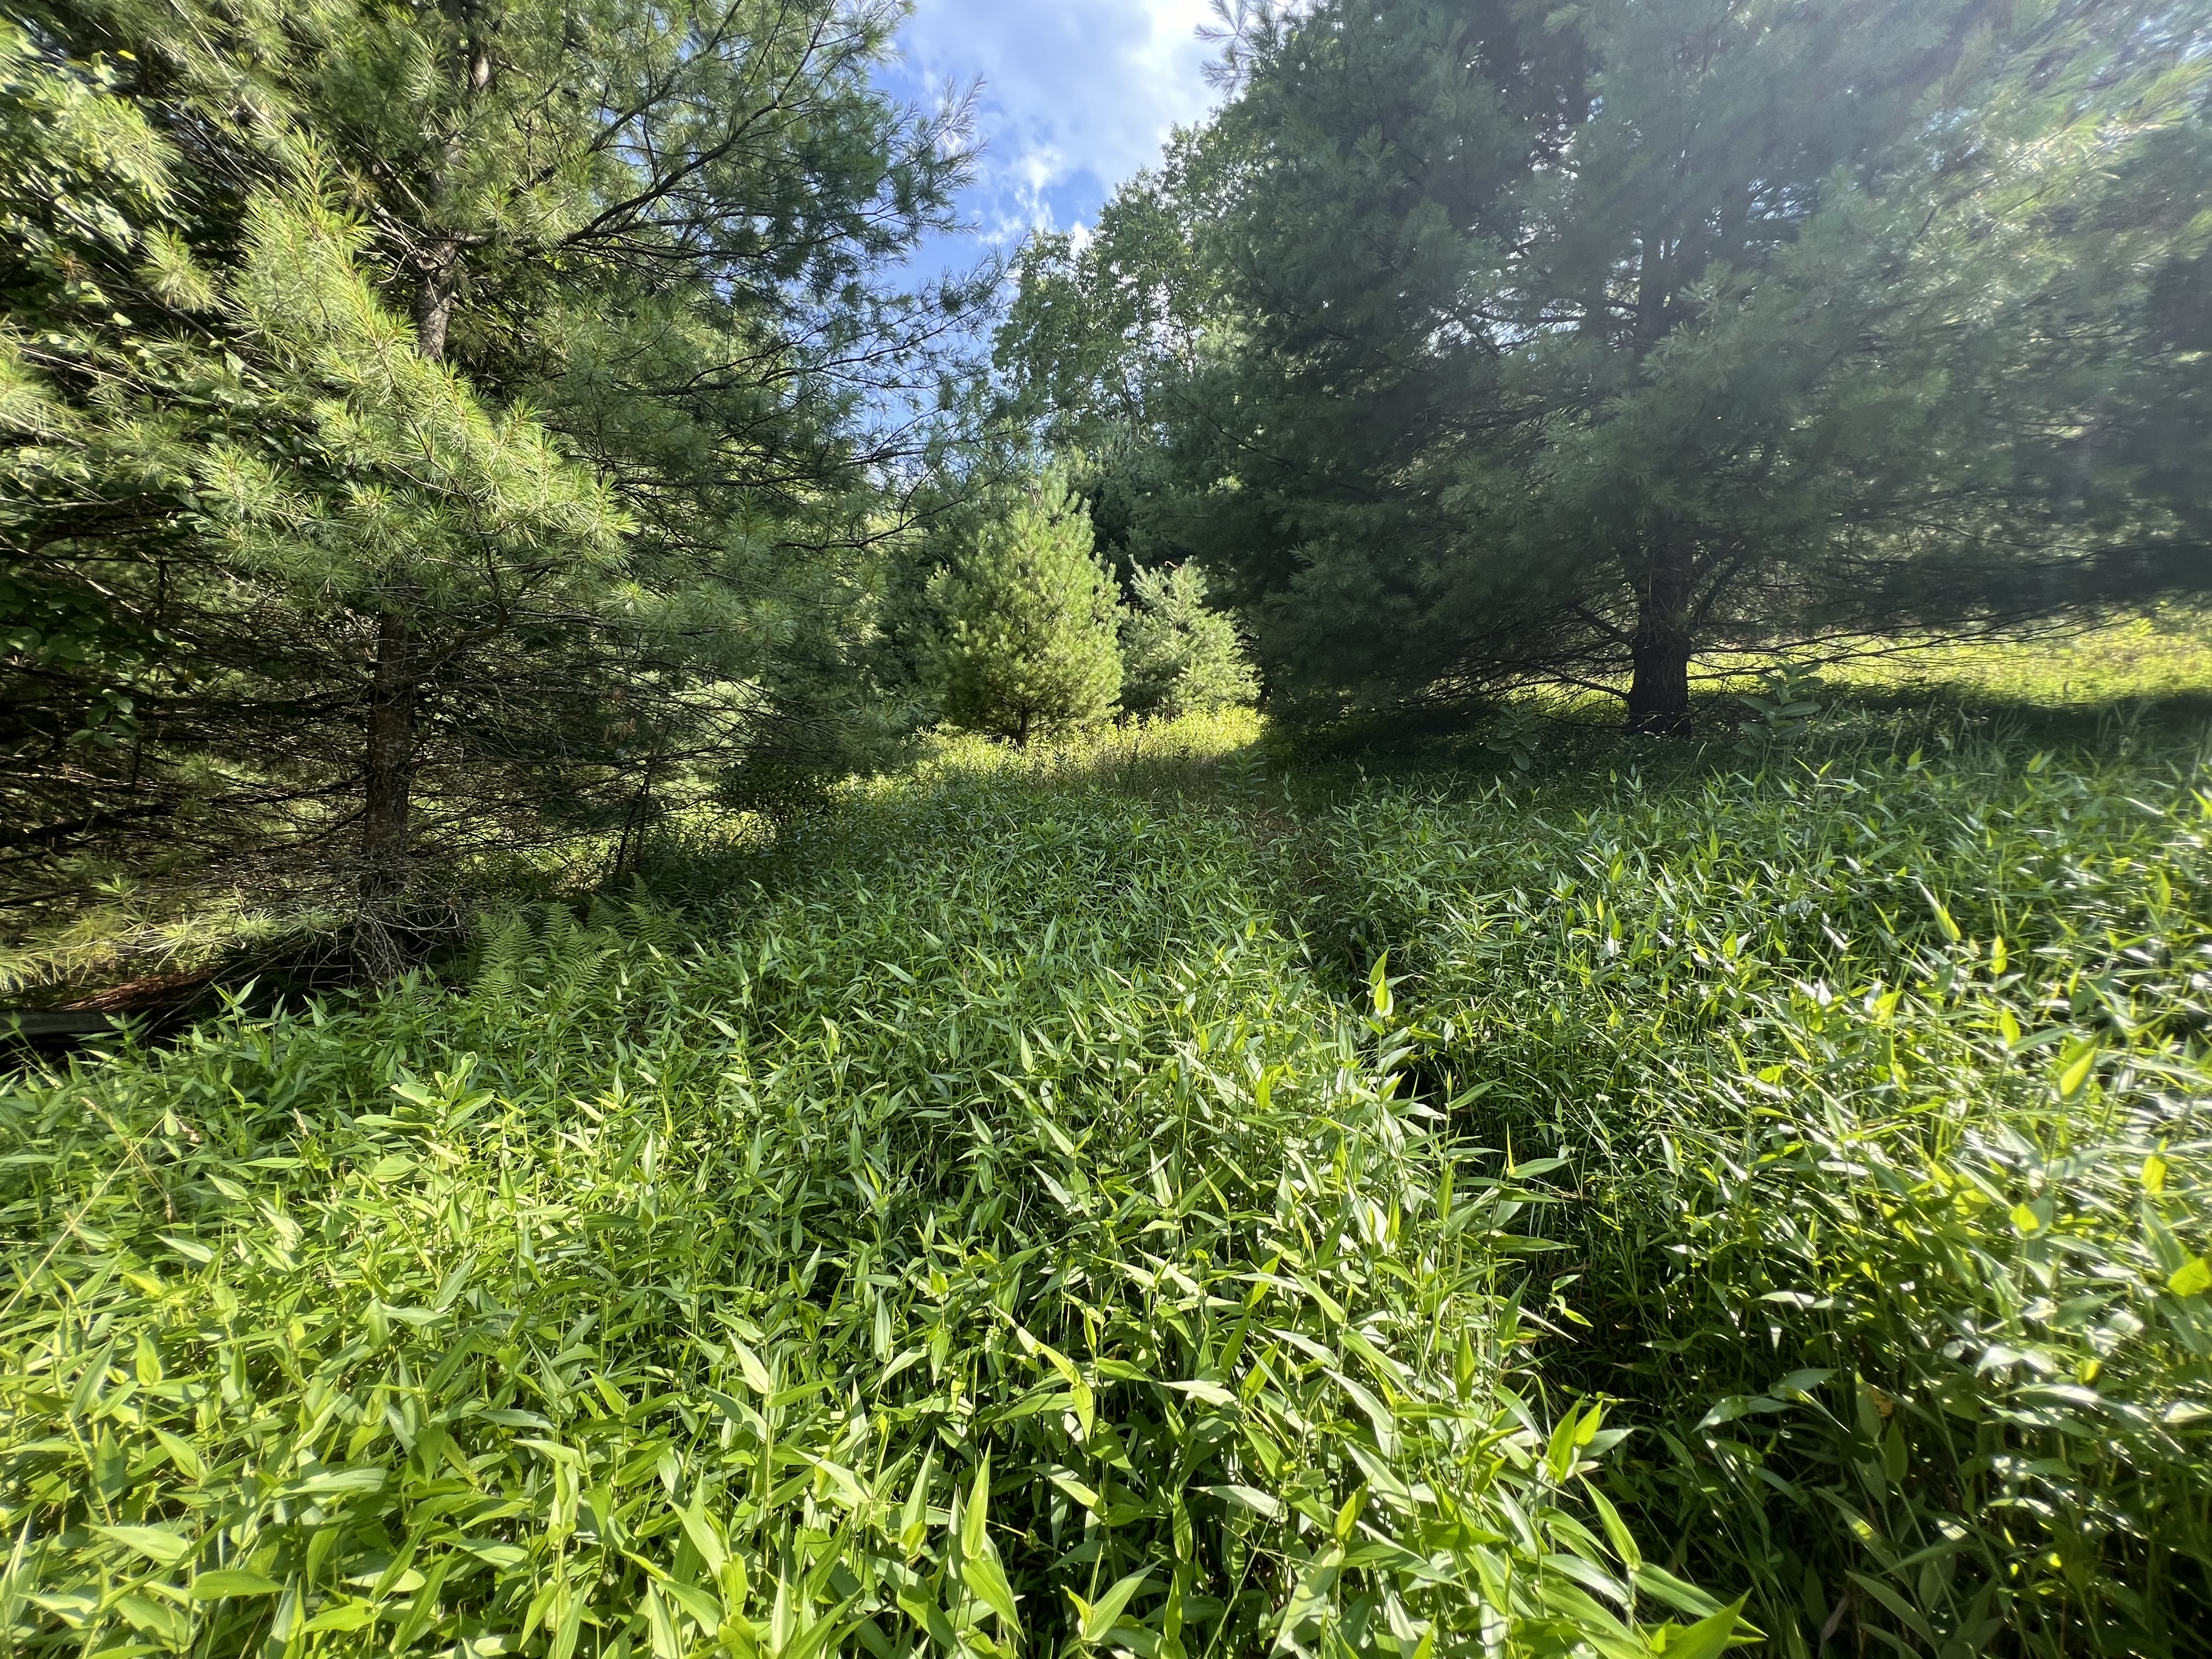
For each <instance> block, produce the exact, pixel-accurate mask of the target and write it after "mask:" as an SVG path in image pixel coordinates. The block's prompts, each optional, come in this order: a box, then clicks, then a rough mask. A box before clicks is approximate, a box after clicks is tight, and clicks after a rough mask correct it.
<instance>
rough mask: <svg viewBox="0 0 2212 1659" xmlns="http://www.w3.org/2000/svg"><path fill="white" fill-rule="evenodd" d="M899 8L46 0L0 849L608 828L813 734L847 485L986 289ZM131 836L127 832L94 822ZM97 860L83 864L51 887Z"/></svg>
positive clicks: (343, 863) (846, 720)
mask: <svg viewBox="0 0 2212 1659" xmlns="http://www.w3.org/2000/svg"><path fill="white" fill-rule="evenodd" d="M899 15H901V13H900V8H899V7H898V6H897V5H896V4H895V3H892V0H866V3H859V4H853V3H844V0H802V3H798V4H791V3H771V0H688V3H684V4H679V5H678V6H676V7H673V8H670V7H665V6H647V5H643V4H639V3H632V0H605V3H595V4H592V5H590V6H586V7H580V8H579V7H575V6H570V5H562V4H556V3H537V0H445V3H442V4H437V5H423V6H419V7H406V8H396V7H392V6H388V5H384V4H380V3H373V0H320V3H317V4H314V5H311V6H306V7H299V8H275V7H268V6H264V5H261V4H258V3H253V0H186V3H183V4H177V5H171V4H166V3H163V4H155V3H143V4H142V3H137V0H119V3H114V4H100V5H84V6H35V7H33V8H32V9H30V10H29V11H28V12H27V14H26V15H24V18H23V21H21V22H20V23H18V24H15V25H10V26H9V29H8V31H7V33H5V35H4V38H0V137H5V139H6V143H7V149H6V153H5V155H0V216H4V217H5V219H6V222H7V224H8V226H9V228H10V230H11V231H13V232H14V234H13V235H12V236H11V237H10V238H9V241H10V245H11V252H9V253H8V254H6V255H4V256H0V300H4V303H5V307H6V317H7V329H6V331H5V333H4V335H0V424H4V434H0V438H4V444H5V448H4V457H3V458H0V466H4V469H5V470H4V472H0V490H4V499H0V537H4V538H5V546H6V555H7V574H6V578H5V581H4V584H0V606H4V607H5V608H6V614H5V616H4V617H0V623H4V629H5V635H4V641H5V650H6V653H7V654H6V656H5V658H4V661H0V744H4V750H0V754H4V763H0V789H5V791H6V792H7V795H6V805H8V807H9V814H8V816H9V819H10V820H11V822H12V823H15V824H18V825H21V826H22V827H21V828H20V829H15V830H13V831H11V832H10V835H9V841H10V842H11V846H12V854H13V857H14V859H15V865H14V866H13V873H14V874H15V877H16V878H18V879H19V880H20V879H24V878H28V877H30V876H33V875H34V874H40V872H43V878H44V879H45V880H46V881H48V882H56V881H58V882H60V883H62V884H64V885H66V884H68V882H69V880H70V871H69V870H68V869H65V868H64V867H63V864H62V862H61V860H64V859H65V858H66V857H67V856H68V855H70V854H73V853H76V852H81V851H86V850H89V851H91V852H95V853H99V854H103V855H112V856H115V857H121V858H122V859H123V860H124V866H123V867H125V868H131V867H139V868H143V867H145V866H146V865H147V862H148V860H149V858H150V857H151V856H152V855H153V854H156V853H159V854H161V855H162V856H164V857H168V856H170V855H171V854H173V851H174V850H175V847H176V843H177V842H179V841H180V840H181V841H183V842H185V843H187V844H191V843H195V842H196V843H197V846H198V848H200V849H201V850H202V851H203V852H204V853H205V854H208V855H210V856H211V857H212V856H220V857H222V858H227V859H228V860H231V861H232V864H233V865H234V867H240V868H242V867H245V866H246V861H250V863H251V868H252V871H253V872H254V873H255V875H256V876H257V877H258V879H259V880H260V881H261V882H263V883H264V884H266V885H274V886H277V887H282V886H283V885H284V884H287V883H288V882H296V883H298V884H304V885H313V884H324V885H325V886H327V884H328V881H329V879H330V878H331V875H332V874H333V873H334V872H337V873H343V876H344V878H345V879H346V880H347V881H348V882H349V883H350V884H352V886H353V890H354V896H355V901H356V903H357V905H358V908H360V910H361V912H362V916H363V933H362V945H363V954H364V957H365V958H366V959H368V962H369V963H370V965H371V966H372V968H373V969H374V970H375V971H378V972H388V971H390V970H391V969H392V968H393V967H394V966H396V965H397V963H398V960H399V957H400V951H399V948H398V945H396V944H395V942H394V936H393V927H394V925H396V924H397V923H398V922H399V921H403V920H404V918H405V917H406V915H408V914H409V913H410V908H419V906H420V905H421V904H422V903H425V902H429V901H430V900H431V899H434V898H435V896H436V895H435V884H426V883H425V881H424V880H423V875H424V872H426V871H433V870H442V869H450V868H451V867H453V866H454V865H455V863H456V862H457V861H458V860H460V859H461V858H462V857H463V855H465V854H467V853H469V852H471V850H475V849H479V848H486V847H493V846H501V845H512V844H514V843H515V842H518V841H526V840H529V839H532V838H536V839H544V838H547V837H558V836H570V835H575V834H579V833H585V832H592V833H599V832H607V831H613V830H617V829H619V830H621V831H622V832H623V837H624V840H625V841H626V842H627V841H629V840H630V839H631V838H633V837H634V835H635V832H636V831H637V830H638V829H640V828H641V825H642V823H643V822H644V821H646V820H647V819H648V818H649V817H651V815H652V814H653V811H656V810H657V809H658V805H659V802H660V801H662V800H664V799H666V798H667V794H668V792H669V791H670V790H671V788H686V787H688V788H695V789H696V788H705V787H722V788H724V789H725V790H726V791H737V792H740V793H742V791H743V790H744V787H746V785H745V783H744V779H745V777H746V776H747V775H749V774H750V772H752V771H755V770H758V769H763V768H765V769H768V770H769V771H771V772H779V773H780V772H783V771H787V770H788V769H789V768H790V767H791V766H793V765H794V764H800V765H804V764H817V765H818V764H828V765H832V766H834V765H836V764H840V763H845V762H847V761H848V760H849V759H850V758H851V757H853V756H854V753H855V752H856V745H860V744H865V743H866V741H867V740H868V737H869V733H870V732H871V730H872V710H871V708H870V701H869V698H868V697H867V696H866V684H865V676H864V675H863V674H862V673H861V672H860V657H859V653H860V644H861V641H862V640H863V638H864V635H865V626H866V605H867V599H868V595H869V592H870V591H871V589H872V575H871V574H870V569H869V567H870V565H871V563H872V560H873V557H874V553H873V550H874V549H875V548H877V547H878V546H879V545H881V544H884V542H885V541H886V540H887V539H890V538H896V537H897V536H899V535H901V534H902V533H904V532H903V526H902V525H901V524H900V523H899V522H898V521H897V513H896V510H894V511H893V512H892V513H890V514H888V515H887V514H886V513H885V512H884V493H883V490H882V489H881V485H882V483H883V481H884V479H885V478H886V477H893V476H896V475H897V474H899V473H900V472H901V471H909V472H910V471H913V470H914V469H915V467H917V466H918V465H920V464H921V462H922V461H923V460H924V459H926V457H925V454H924V451H923V448H922V445H923V444H924V442H925V441H926V440H927V424H926V422H921V421H917V422H910V423H907V424H901V423H900V422H898V421H897V420H896V419H891V418H887V416H891V415H894V414H895V413H896V410H897V409H898V408H899V407H900V405H901V403H902V399H904V398H908V395H909V394H912V396H913V397H914V398H915V401H917V402H919V403H921V404H924V405H926V406H929V407H933V406H934V404H935V402H936V399H935V397H934V393H935V391H936V387H937V384H938V381H939V377H940V373H941V371H942V370H943V369H944V368H945V366H946V362H945V345H944V343H945V341H946V340H947V339H948V338H949V337H950V333H951V331H957V328H958V326H959V325H961V323H962V321H963V319H964V317H965V316H966V314H967V313H968V311H969V307H971V306H972V305H973V304H975V301H976V299H977V295H975V293H973V292H971V291H969V290H967V289H963V288H962V287H961V286H960V285H958V284H950V285H946V286H945V288H943V289H939V290H936V291H933V292H931V293H927V294H920V295H899V294H897V293H895V292H890V291H886V290H884V289H882V288H880V287H879V286H878V284H877V283H876V282H875V279H874V276H873V273H874V272H876V271H877V270H879V269H880V268H882V267H884V265H885V264H887V263H888V262H891V261H895V260H896V259H897V258H899V257H900V256H901V255H902V252H903V251H904V250H906V249H908V248H909V247H910V246H913V244H914V241H915V238H916V237H918V236H919V235H920V234H922V233H923V232H924V231H925V230H927V229H928V228H931V227H933V226H941V225H944V224H945V223H946V222H948V208H947V202H948V199H949V192H950V191H951V188H952V186H953V185H955V184H956V183H957V179H958V178H959V177H960V175H961V171H962V168H963V166H964V165H965V154H964V150H963V147H962V143H961V127H960V119H959V113H958V112H957V110H956V111H948V112H943V113H940V114H938V115H923V114H921V113H919V112H914V111H909V110H903V109H901V108H899V107H897V106H894V105H892V104H890V103H889V102H887V101H886V100H884V98H883V96H882V95H881V94H879V93H878V92H877V91H876V90H875V89H874V88H873V87H872V83H871V81H870V74H871V70H872V66H873V64H874V63H875V62H876V60H877V59H878V57H879V56H880V55H881V53H882V52H883V51H884V49H885V46H886V43H887V41H888V39H889V35H890V29H891V28H892V27H893V26H894V25H895V23H896V20H897V18H898V16H899ZM134 827H135V828H136V829H138V830H139V831H141V832H143V836H145V837H146V842H147V844H146V845H145V846H144V847H143V848H141V849H140V850H139V852H138V853H137V854H135V855H134V854H131V848H130V847H129V845H128V844H127V843H125V841H124V840H123V839H122V838H123V837H124V836H125V832H126V831H128V830H130V829H133V828H134ZM88 873H94V872H88V871H86V870H84V869H82V868H79V869H78V871H77V875H76V879H79V880H82V878H84V876H85V875H86V874H88Z"/></svg>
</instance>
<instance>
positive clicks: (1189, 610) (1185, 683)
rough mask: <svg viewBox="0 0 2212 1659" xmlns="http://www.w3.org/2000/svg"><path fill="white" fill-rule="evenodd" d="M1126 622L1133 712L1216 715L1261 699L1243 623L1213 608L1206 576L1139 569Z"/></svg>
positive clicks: (1127, 702)
mask: <svg viewBox="0 0 2212 1659" xmlns="http://www.w3.org/2000/svg"><path fill="white" fill-rule="evenodd" d="M1129 586H1130V597H1131V598H1132V599H1133V600H1134V601H1135V603H1134V604H1133V605H1131V606H1130V607H1129V609H1128V611H1127V613H1126V614H1125V615H1124V617H1122V620H1121V659H1122V663H1123V665H1124V668H1125V670H1126V679H1125V684H1123V686H1122V689H1121V704H1122V707H1123V708H1126V709H1127V711H1128V712H1129V713H1131V714H1164V715H1166V716H1168V717H1169V718H1170V719H1174V718H1176V717H1177V716H1180V715H1183V714H1212V713H1215V712H1216V711H1218V710H1220V709H1224V708H1249V707H1250V706H1251V704H1252V702H1253V700H1254V699H1255V698H1256V697H1257V696H1259V695H1260V677H1259V675H1258V674H1257V673H1256V672H1255V671H1254V670H1253V667H1252V663H1251V659H1250V658H1249V656H1248V655H1247V654H1246V653H1245V650H1244V644H1243V641H1241V640H1239V639H1238V638H1237V625H1236V624H1235V623H1233V622H1231V620H1230V619H1229V617H1227V616H1226V615H1225V614H1224V613H1223V612H1221V611H1213V610H1209V609H1208V608H1207V606H1206V578H1205V577H1203V576H1202V575H1200V574H1199V569H1198V567H1197V566H1196V565H1194V564H1192V563H1190V562H1188V561H1186V562H1183V563H1182V564H1179V565H1174V566H1171V567H1169V568H1163V569H1144V568H1139V570H1138V571H1137V572H1136V574H1135V575H1134V576H1133V578H1132V579H1131V581H1130V585H1129Z"/></svg>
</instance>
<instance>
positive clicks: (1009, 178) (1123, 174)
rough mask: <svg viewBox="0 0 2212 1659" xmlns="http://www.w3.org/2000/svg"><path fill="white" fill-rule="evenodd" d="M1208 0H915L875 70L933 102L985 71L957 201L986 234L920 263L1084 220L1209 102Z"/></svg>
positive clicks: (963, 258) (974, 253)
mask: <svg viewBox="0 0 2212 1659" xmlns="http://www.w3.org/2000/svg"><path fill="white" fill-rule="evenodd" d="M1209 16H1210V12H1209V10H1208V8H1207V5H1206V0H916V4H915V13H914V15H913V17H912V18H911V19H909V20H908V23H907V25H906V27H905V29H904V30H903V31H902V33H901V35H900V38H899V44H900V47H901V57H900V60H899V61H898V62H897V63H896V64H890V65H888V66H887V67H886V68H885V69H884V71H883V72H882V76H881V78H882V80H883V82H884V85H885V86H886V88H889V89H890V90H893V91H895V92H896V93H897V94H899V95H901V96H902V97H904V98H907V99H910V100H916V101H922V102H934V100H935V97H936V94H937V92H938V91H939V88H942V87H943V86H944V85H945V83H946V82H957V83H959V84H962V85H965V84H966V83H967V82H969V81H972V80H975V79H976V78H977V77H979V76H980V77H981V80H982V83H983V85H982V91H981V95H980V97H979V99H978V100H977V104H976V127H977V136H978V137H980V138H981V141H982V143H983V147H984V151H983V158H982V162H981V168H980V170H979V173H978V177H977V179H976V182H975V185H974V187H973V188H972V189H970V190H969V192H968V193H967V196H966V197H964V198H963V202H962V207H963V213H964V216H965V217H966V218H967V219H969V221H970V222H973V223H974V224H975V226H976V227H977V228H978V229H979V231H980V232H981V237H982V240H981V241H970V242H969V243H967V244H966V245H965V246H951V247H937V248H932V249H929V250H927V252H925V254H924V257H923V258H921V260H919V261H917V264H920V265H921V266H922V267H923V268H925V269H931V268H938V267H940V266H942V265H947V264H950V265H953V266H963V265H966V264H969V263H972V261H973V260H974V259H975V258H976V257H978V256H979V255H980V254H981V252H983V251H984V249H985V247H986V246H1000V247H1002V248H1004V249H1006V250H1009V251H1010V250H1011V249H1012V246H1014V245H1015V244H1016V243H1018V241H1019V240H1020V239H1021V237H1022V235H1023V234H1024V233H1025V232H1027V231H1028V230H1029V229H1030V228H1032V227H1036V226H1043V227H1047V228H1053V229H1057V230H1066V229H1069V228H1072V227H1073V226H1075V225H1077V224H1085V223H1088V222H1091V219H1092V218H1093V216H1095V215H1096V214H1097V210H1098V206H1099V204H1101V203H1102V202H1103V201H1104V200H1105V199H1106V197H1107V196H1108V194H1109V192H1110V191H1112V190H1113V188H1114V186H1115V185H1117V184H1119V183H1121V180H1123V179H1126V178H1127V177H1128V176H1129V175H1130V174H1131V173H1134V172H1136V171H1137V170H1138V169H1139V167H1146V166H1147V165H1149V164H1150V163H1151V162H1152V161H1154V160H1155V159H1156V158H1157V157H1158V155H1159V151H1160V146H1161V144H1162V143H1164V141H1165V139H1166V138H1167V136H1168V133H1169V131H1170V129H1171V128H1172V127H1174V126H1175V125H1176V124H1177V123H1179V122H1180V123H1188V122H1190V121H1193V120H1195V119H1196V118H1198V117H1200V115H1202V114H1204V113H1205V112H1206V107H1207V105H1208V103H1209V101H1210V100H1211V98H1212V92H1211V89H1210V88H1207V86H1206V83H1205V80H1204V78H1203V76H1202V74H1201V70H1203V68H1204V65H1205V64H1206V59H1207V58H1208V57H1209V55H1210V54H1211V52H1212V48H1210V47H1208V46H1206V45H1205V43H1203V42H1202V41H1200V40H1198V39H1197V36H1196V33H1195V31H1196V29H1197V27H1198V26H1199V25H1200V23H1202V22H1205V21H1207V20H1208V18H1209Z"/></svg>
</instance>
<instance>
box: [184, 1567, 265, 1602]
mask: <svg viewBox="0 0 2212 1659" xmlns="http://www.w3.org/2000/svg"><path fill="white" fill-rule="evenodd" d="M283 1588H284V1587H283V1585H282V1584H278V1583H271V1582H270V1580H268V1579H266V1578H264V1577H262V1576H261V1575H260V1574H259V1573H258V1572H247V1571H245V1570H244V1569H243V1568H240V1567H217V1568H216V1569H215V1570H214V1571H211V1572H204V1573H201V1574H200V1575H199V1576H198V1577H196V1578H194V1579H193V1580H192V1584H191V1597H192V1600H193V1601H222V1600H223V1599H224V1598H225V1597H227V1596H234V1595H236V1596H245V1595H276V1594H277V1593H278V1592H279V1591H281V1590H282V1589H283Z"/></svg>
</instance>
